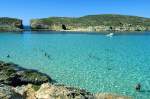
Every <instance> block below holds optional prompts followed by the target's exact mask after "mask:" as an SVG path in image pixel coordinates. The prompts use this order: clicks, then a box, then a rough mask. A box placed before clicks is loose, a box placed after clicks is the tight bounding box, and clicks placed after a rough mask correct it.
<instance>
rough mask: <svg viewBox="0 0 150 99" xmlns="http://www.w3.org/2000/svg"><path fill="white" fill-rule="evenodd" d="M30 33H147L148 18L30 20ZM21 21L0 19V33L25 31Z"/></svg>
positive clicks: (101, 17) (148, 26)
mask: <svg viewBox="0 0 150 99" xmlns="http://www.w3.org/2000/svg"><path fill="white" fill-rule="evenodd" d="M30 28H31V30H32V31H43V30H47V31H83V32H102V31H119V32H120V31H122V32H123V31H149V30H150V18H144V17H138V16H128V15H117V14H102V15H88V16H83V17H49V18H41V19H31V21H30ZM25 30H26V29H23V23H22V20H21V19H16V18H8V17H1V18H0V31H25Z"/></svg>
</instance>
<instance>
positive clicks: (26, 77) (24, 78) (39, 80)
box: [17, 70, 52, 85]
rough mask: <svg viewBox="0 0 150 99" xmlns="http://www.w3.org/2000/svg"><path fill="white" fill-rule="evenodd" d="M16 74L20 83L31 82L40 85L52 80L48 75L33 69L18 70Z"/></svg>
mask: <svg viewBox="0 0 150 99" xmlns="http://www.w3.org/2000/svg"><path fill="white" fill-rule="evenodd" d="M17 75H19V79H20V82H21V83H22V84H28V83H31V84H36V85H40V84H43V83H46V82H50V81H52V79H51V78H50V77H48V76H46V75H44V74H42V73H39V72H36V71H33V70H26V71H19V72H17Z"/></svg>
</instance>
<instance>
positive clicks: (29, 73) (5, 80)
mask: <svg viewBox="0 0 150 99" xmlns="http://www.w3.org/2000/svg"><path fill="white" fill-rule="evenodd" d="M45 82H52V79H51V78H50V77H49V76H47V75H45V74H42V73H40V72H38V71H35V70H28V69H24V68H21V67H19V66H18V65H16V64H14V63H5V62H3V61H0V83H1V84H6V85H11V86H18V85H25V84H29V83H31V84H35V85H40V84H42V83H45Z"/></svg>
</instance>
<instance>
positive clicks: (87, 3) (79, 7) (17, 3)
mask: <svg viewBox="0 0 150 99" xmlns="http://www.w3.org/2000/svg"><path fill="white" fill-rule="evenodd" d="M90 14H125V15H137V16H144V17H150V0H1V3H0V17H15V18H21V19H23V21H24V24H29V20H30V19H32V18H43V17H49V16H71V17H78V16H84V15H90Z"/></svg>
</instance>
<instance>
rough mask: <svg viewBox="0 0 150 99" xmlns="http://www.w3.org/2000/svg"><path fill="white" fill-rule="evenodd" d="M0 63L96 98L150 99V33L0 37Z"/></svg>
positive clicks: (62, 33)
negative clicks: (138, 88) (116, 95)
mask: <svg viewBox="0 0 150 99" xmlns="http://www.w3.org/2000/svg"><path fill="white" fill-rule="evenodd" d="M8 54H9V55H10V58H7V55H8ZM45 55H46V56H45ZM0 60H3V61H8V62H14V63H17V64H19V65H21V66H23V67H25V68H29V69H37V70H39V71H41V72H44V73H47V74H48V75H49V76H51V77H52V78H53V79H55V80H56V81H57V82H58V83H61V84H65V85H70V86H76V87H80V88H84V89H87V90H88V91H91V92H95V93H96V92H110V93H119V94H122V95H130V96H134V97H135V98H136V99H149V98H150V35H148V32H145V33H144V34H143V35H141V34H140V35H137V34H136V35H134V34H133V35H116V36H114V37H112V38H109V37H106V36H105V35H98V34H93V35H91V34H85V33H84V34H82V33H81V34H80V33H78V34H73V33H72V32H70V33H69V32H68V33H67V34H65V32H43V34H42V32H24V33H21V34H19V33H0ZM137 83H141V84H142V92H136V91H135V90H134V86H135V84H137Z"/></svg>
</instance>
